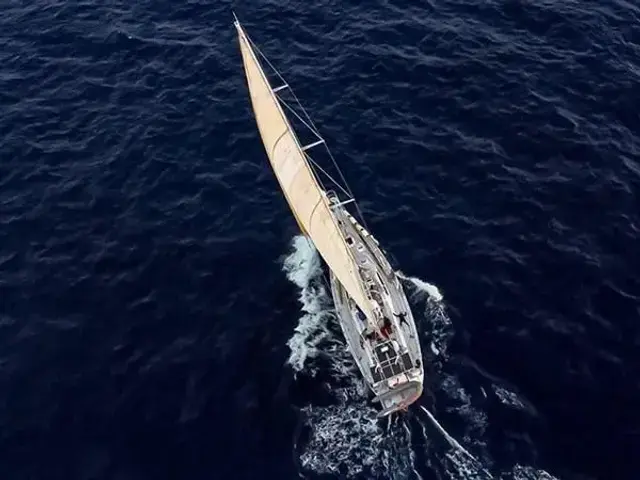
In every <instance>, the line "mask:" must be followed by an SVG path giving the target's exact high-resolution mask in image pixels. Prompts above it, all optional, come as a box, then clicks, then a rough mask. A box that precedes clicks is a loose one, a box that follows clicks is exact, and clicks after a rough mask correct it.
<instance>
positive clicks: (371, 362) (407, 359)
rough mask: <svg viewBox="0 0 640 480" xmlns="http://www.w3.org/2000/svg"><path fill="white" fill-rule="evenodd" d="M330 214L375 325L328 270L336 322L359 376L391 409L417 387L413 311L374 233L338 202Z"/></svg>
mask: <svg viewBox="0 0 640 480" xmlns="http://www.w3.org/2000/svg"><path fill="white" fill-rule="evenodd" d="M334 214H335V217H336V219H337V221H338V224H339V226H340V228H341V230H342V232H343V234H344V235H345V238H346V240H347V244H349V246H350V248H351V251H352V253H353V256H354V258H355V260H356V264H357V266H358V269H359V273H360V277H361V278H362V281H363V287H364V289H365V291H366V293H367V296H368V297H369V300H370V301H371V303H372V305H374V306H376V309H375V310H376V311H377V312H378V314H379V323H378V325H377V327H378V328H379V329H380V330H378V331H376V329H375V328H372V326H371V325H370V322H368V321H367V320H366V319H365V317H364V315H363V314H362V312H361V311H360V309H359V308H358V307H357V306H356V305H355V303H354V302H353V301H352V300H351V299H350V298H349V296H348V295H347V293H346V292H345V291H344V289H342V287H341V286H340V284H339V282H338V281H337V280H336V279H335V278H334V277H333V276H332V282H331V283H332V293H333V296H334V300H335V301H336V310H337V312H338V317H339V319H340V324H341V327H342V330H343V332H344V334H345V338H346V340H347V343H348V344H349V347H350V350H351V352H352V354H353V356H354V358H355V360H356V362H357V364H358V367H359V368H360V371H361V372H362V374H363V376H364V378H365V380H366V381H367V383H368V384H369V385H370V387H371V389H372V390H373V391H374V393H375V394H376V395H377V396H378V398H379V399H380V401H381V403H382V404H383V408H384V409H385V410H390V411H393V410H394V406H396V405H398V404H400V403H402V402H404V401H406V400H407V399H409V398H410V397H415V398H417V396H419V392H421V390H422V376H423V369H422V365H421V359H422V354H421V351H420V343H419V340H418V334H417V330H416V327H415V323H414V320H413V315H412V313H411V310H410V309H409V305H408V302H407V299H406V296H405V294H404V291H403V289H402V286H401V284H400V281H399V280H398V278H397V276H396V274H395V272H394V271H393V269H392V268H391V266H390V265H389V263H388V261H387V260H386V258H385V256H384V254H383V253H382V251H381V250H380V248H379V246H378V243H377V241H376V240H375V238H373V236H371V235H370V234H369V232H367V231H366V230H365V229H364V228H363V227H362V226H361V225H360V224H359V223H358V222H357V221H356V220H355V219H354V218H353V217H352V216H351V215H350V214H349V213H348V212H347V211H346V210H345V209H344V208H341V207H337V208H335V209H334ZM385 323H386V325H385ZM381 332H382V333H383V334H382V335H380V333H381ZM385 333H386V335H385ZM416 391H418V393H417V395H416Z"/></svg>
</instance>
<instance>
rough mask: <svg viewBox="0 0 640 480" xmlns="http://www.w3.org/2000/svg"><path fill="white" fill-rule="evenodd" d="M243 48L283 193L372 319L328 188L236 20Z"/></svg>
mask: <svg viewBox="0 0 640 480" xmlns="http://www.w3.org/2000/svg"><path fill="white" fill-rule="evenodd" d="M235 25H236V28H237V30H238V35H239V40H240V50H241V52H242V60H243V63H244V69H245V73H246V76H247V84H248V86H249V92H250V95H251V103H252V105H253V111H254V114H255V118H256V122H257V124H258V129H259V130H260V136H261V137H262V142H263V143H264V147H265V149H266V151H267V155H268V156H269V160H270V161H271V166H272V167H273V170H274V172H275V174H276V177H277V179H278V182H279V183H280V187H281V188H282V191H283V192H284V196H285V198H286V199H287V202H288V203H289V206H290V207H291V210H292V211H293V214H294V216H295V218H296V220H297V221H298V225H299V226H300V228H301V229H302V230H303V233H305V234H306V235H308V236H309V237H310V238H311V240H312V241H313V243H314V245H315V246H316V248H317V249H318V251H319V252H320V255H322V258H323V259H324V260H325V262H327V265H328V266H329V268H330V269H331V270H332V271H333V273H334V274H335V276H336V277H337V278H338V280H339V281H340V283H341V284H342V286H343V287H344V288H345V290H346V291H347V292H348V293H349V296H350V297H351V298H352V299H353V300H354V301H355V302H356V304H357V305H358V307H360V309H361V310H362V312H363V313H364V314H365V315H366V316H367V318H369V319H372V318H373V317H372V311H371V303H370V302H369V300H368V299H367V297H366V296H365V294H364V290H363V288H362V285H361V283H360V280H359V277H358V276H357V274H356V268H357V267H356V265H355V262H354V260H353V257H352V255H351V253H350V252H349V247H348V246H347V245H346V243H345V240H344V238H343V236H342V234H341V232H340V230H339V229H338V226H337V225H336V223H335V222H336V221H335V218H334V217H333V215H332V213H331V209H330V208H329V205H328V201H327V199H326V197H325V196H324V191H323V190H322V188H321V187H320V185H319V184H318V181H317V179H316V178H315V176H314V174H313V171H312V170H311V167H310V165H309V164H308V162H307V159H306V158H305V154H304V152H303V151H302V149H301V147H300V144H299V143H298V139H297V137H296V135H295V133H294V131H293V129H292V128H291V125H290V124H289V122H288V120H287V118H286V116H285V115H284V112H283V111H282V107H281V106H280V103H279V102H278V100H277V98H276V96H275V93H274V92H273V90H272V88H271V86H270V84H269V81H268V79H267V77H266V75H265V74H264V72H263V70H262V68H261V66H260V64H259V62H258V59H257V57H256V54H255V52H254V51H253V49H252V48H251V44H250V43H249V40H248V38H247V36H246V35H245V33H244V31H243V29H242V27H241V26H240V25H239V24H238V23H237V22H236V23H235Z"/></svg>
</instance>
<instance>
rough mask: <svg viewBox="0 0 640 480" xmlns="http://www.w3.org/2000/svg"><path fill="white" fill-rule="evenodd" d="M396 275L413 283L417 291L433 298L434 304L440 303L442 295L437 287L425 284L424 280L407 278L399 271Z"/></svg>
mask: <svg viewBox="0 0 640 480" xmlns="http://www.w3.org/2000/svg"><path fill="white" fill-rule="evenodd" d="M396 274H397V275H398V276H399V277H400V278H401V279H403V280H408V281H409V282H411V283H413V284H414V285H415V286H416V288H417V289H418V291H421V292H424V293H427V294H428V295H429V296H430V297H431V298H433V299H434V300H435V301H436V302H441V301H442V298H443V297H442V293H440V290H438V287H436V286H435V285H432V284H431V283H428V282H425V281H424V280H421V279H419V278H418V277H407V276H406V275H405V274H404V273H402V272H401V271H400V270H398V271H397V272H396Z"/></svg>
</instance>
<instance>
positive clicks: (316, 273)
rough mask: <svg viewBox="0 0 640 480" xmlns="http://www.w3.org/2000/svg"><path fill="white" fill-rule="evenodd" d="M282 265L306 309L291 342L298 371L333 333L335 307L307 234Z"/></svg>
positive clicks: (291, 362)
mask: <svg viewBox="0 0 640 480" xmlns="http://www.w3.org/2000/svg"><path fill="white" fill-rule="evenodd" d="M282 268H283V270H284V272H285V273H286V275H287V278H288V279H289V280H290V281H291V282H293V283H294V284H295V285H297V286H298V287H299V288H300V295H299V297H298V300H299V301H300V303H301V304H302V311H303V312H304V315H303V316H302V317H300V320H299V321H298V325H297V326H296V328H295V330H294V334H293V336H292V337H291V338H290V339H289V341H288V342H287V345H288V347H289V349H290V350H291V353H290V354H289V358H288V359H287V363H288V364H289V365H290V366H291V368H293V370H294V372H296V373H297V372H301V371H302V370H303V369H304V367H305V363H306V361H307V359H309V358H313V357H315V356H316V355H317V354H318V345H319V344H320V342H322V341H323V340H324V339H326V338H327V336H328V335H329V332H328V330H327V328H326V323H327V319H328V318H329V317H330V316H331V315H332V310H331V307H330V304H329V303H328V302H327V301H326V300H327V295H326V291H325V288H324V285H323V284H322V268H321V265H320V259H319V257H318V254H317V253H316V250H315V247H314V246H313V244H312V243H311V242H310V241H309V240H308V239H307V238H306V237H304V236H302V235H300V236H297V237H295V238H294V239H293V244H292V250H291V253H289V255H288V256H287V257H286V258H285V259H284V262H283V267H282ZM310 373H311V374H314V371H313V370H312V371H311V372H310Z"/></svg>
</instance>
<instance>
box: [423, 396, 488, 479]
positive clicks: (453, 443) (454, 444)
mask: <svg viewBox="0 0 640 480" xmlns="http://www.w3.org/2000/svg"><path fill="white" fill-rule="evenodd" d="M420 408H421V409H422V410H424V412H425V413H426V414H427V416H428V417H429V420H431V422H432V423H433V424H434V425H435V427H436V428H437V429H438V431H439V432H440V433H441V434H442V436H443V437H444V438H445V439H446V440H447V441H448V442H449V443H450V444H451V446H452V447H454V448H456V449H458V450H459V451H461V452H462V453H464V454H465V455H466V456H467V457H469V458H470V459H471V460H473V461H474V462H476V463H480V462H478V460H476V458H475V457H474V456H473V455H471V454H470V453H469V452H468V451H467V450H466V449H465V448H464V447H463V446H462V445H460V444H459V443H458V441H457V440H456V439H455V438H453V437H452V436H451V435H449V433H448V432H447V431H446V430H445V429H444V428H443V427H442V425H440V423H438V421H437V420H436V418H435V417H434V416H433V415H432V414H431V412H430V411H429V410H427V409H426V408H425V407H424V406H423V405H420ZM485 473H487V475H489V477H490V478H493V477H492V476H491V474H490V473H489V472H485Z"/></svg>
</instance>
